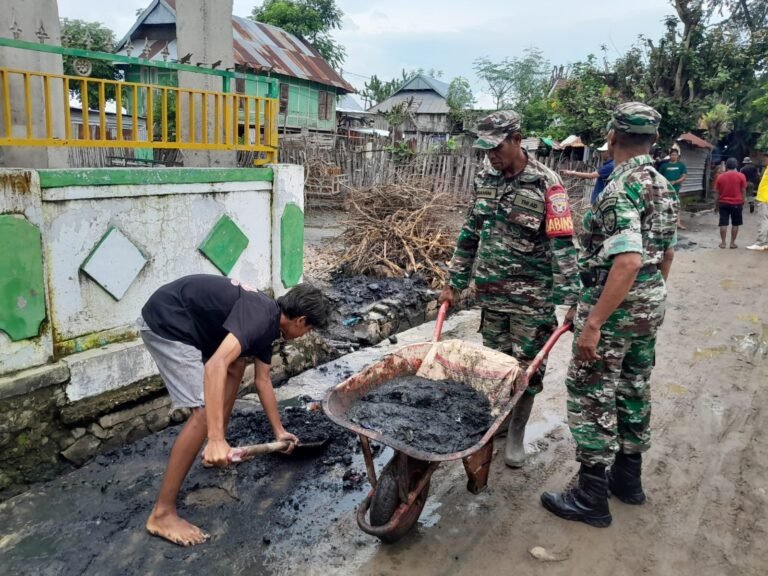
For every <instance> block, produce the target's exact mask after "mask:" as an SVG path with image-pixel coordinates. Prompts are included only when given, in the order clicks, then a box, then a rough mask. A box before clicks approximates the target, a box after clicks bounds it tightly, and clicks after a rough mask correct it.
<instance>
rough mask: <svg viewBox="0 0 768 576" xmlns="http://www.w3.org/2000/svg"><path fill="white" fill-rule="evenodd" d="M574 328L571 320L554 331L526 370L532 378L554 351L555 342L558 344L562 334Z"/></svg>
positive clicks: (526, 373) (527, 374)
mask: <svg viewBox="0 0 768 576" xmlns="http://www.w3.org/2000/svg"><path fill="white" fill-rule="evenodd" d="M572 329H573V324H571V323H570V322H565V323H564V324H563V325H562V326H560V327H558V328H557V330H555V331H554V332H552V335H551V336H550V337H549V339H548V340H547V342H546V344H544V347H543V348H542V349H541V350H539V353H538V354H536V357H535V358H534V359H533V361H532V362H531V363H530V364H529V365H528V369H527V370H526V371H525V375H526V376H527V377H528V378H529V379H530V378H531V376H533V375H534V374H535V373H536V371H537V370H538V369H539V367H540V366H541V363H542V362H544V359H545V358H546V357H547V356H549V353H550V352H551V351H552V348H554V347H555V344H557V341H558V340H560V336H562V335H563V334H565V333H566V332H570V331H571V330H572Z"/></svg>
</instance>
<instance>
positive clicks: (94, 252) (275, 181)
mask: <svg viewBox="0 0 768 576" xmlns="http://www.w3.org/2000/svg"><path fill="white" fill-rule="evenodd" d="M287 208H288V212H289V214H288V217H286V218H283V215H284V212H285V211H286V209H287ZM297 214H298V220H299V223H300V224H301V226H297V222H296V216H297ZM11 215H12V216H13V219H12V220H9V221H10V223H12V224H14V226H17V225H18V222H17V220H18V219H20V218H21V219H24V221H25V222H28V223H29V227H33V228H36V229H37V230H39V234H40V237H41V254H40V255H39V256H35V254H37V253H36V252H31V253H30V255H29V256H27V257H26V260H30V259H34V258H35V257H37V258H40V259H42V262H41V263H40V267H41V269H43V270H44V276H45V282H44V291H45V294H44V295H43V298H44V301H43V303H42V306H43V308H44V309H45V310H47V313H46V314H45V315H44V316H45V321H44V322H42V325H41V326H42V327H41V329H40V331H39V332H38V333H37V334H35V336H34V337H25V338H24V339H22V340H20V341H14V342H11V338H10V337H9V334H10V333H11V331H10V330H9V329H8V328H5V327H4V326H2V325H0V341H1V342H2V344H3V346H2V347H0V374H8V373H10V372H13V371H16V370H20V369H23V368H30V367H33V366H36V365H40V364H43V363H45V362H46V361H47V360H48V359H49V358H50V357H51V356H53V355H55V356H56V357H57V358H60V357H63V356H67V355H68V354H71V353H73V352H82V351H85V350H88V349H91V348H95V347H98V346H99V345H103V344H106V343H111V342H119V341H125V340H130V339H133V338H135V331H134V322H135V320H136V317H137V316H138V314H139V311H140V309H141V307H142V306H143V304H144V302H145V301H146V300H147V298H148V297H149V296H150V295H151V294H152V292H153V291H154V290H156V289H157V288H158V287H159V286H161V285H162V284H164V283H166V282H169V281H170V280H173V279H175V278H178V277H180V276H183V275H186V274H192V273H210V274H220V273H222V270H223V271H225V272H226V273H227V275H229V276H232V277H235V278H238V279H240V280H242V281H244V282H247V283H249V284H251V285H253V286H256V287H257V288H259V289H262V290H268V291H271V292H273V293H275V294H278V295H279V294H282V293H283V292H284V291H285V290H286V289H287V288H288V287H290V286H291V285H294V284H295V283H297V282H298V281H299V279H300V277H301V274H300V268H299V272H298V275H297V274H296V272H295V268H296V262H297V261H298V263H299V267H300V265H301V262H300V260H299V259H300V258H301V257H302V254H297V253H296V246H297V245H298V246H301V245H302V244H303V169H302V168H301V167H299V166H288V165H279V166H275V167H274V168H268V169H232V170H216V169H198V170H190V169H167V168H166V169H159V170H148V169H145V170H128V169H126V170H122V169H101V170H53V171H41V172H32V171H22V170H18V171H9V170H3V171H0V218H3V217H4V218H6V219H8V218H9V216H11ZM3 221H5V220H3ZM284 221H285V223H284ZM219 226H226V227H229V228H228V229H227V230H228V231H229V233H230V235H229V236H228V235H227V234H226V233H225V232H227V230H224V231H222V230H219V228H218V227H219ZM15 229H16V228H14V230H15ZM0 230H2V229H0ZM232 231H234V232H235V234H237V235H238V236H240V237H241V238H242V239H243V240H242V242H243V245H242V246H239V247H234V248H233V254H234V259H233V260H232V261H231V262H229V263H228V264H227V263H222V262H219V261H217V260H216V255H215V253H216V249H217V248H227V249H229V248H230V246H229V245H228V244H226V243H227V242H231V241H232V240H231V233H232ZM9 241H10V240H9ZM205 242H209V243H210V244H209V246H210V248H211V249H212V252H211V253H212V254H213V256H208V255H206V248H203V249H201V246H203V244H204V243H205ZM221 242H224V243H225V244H222V245H221V246H219V244H220V243H221ZM289 248H290V250H289ZM291 250H292V251H291ZM10 256H11V255H10V254H8V255H6V256H0V258H6V260H4V261H0V265H2V262H5V264H4V265H5V267H7V268H8V269H9V270H13V265H14V262H12V261H10V260H8V258H10ZM283 260H285V262H286V263H289V264H290V266H291V268H292V270H294V274H293V277H291V278H287V277H286V275H285V274H284V273H283V272H282V271H281V269H282V267H283ZM222 266H223V268H222ZM8 282H10V279H9V280H8ZM8 286H9V287H7V289H3V287H2V286H0V295H3V294H5V300H0V303H2V302H5V301H7V302H9V303H11V304H13V302H15V301H16V300H18V298H19V295H21V294H22V293H21V292H19V295H16V293H15V292H14V293H13V294H11V293H9V292H8V290H13V289H16V288H14V286H15V284H14V285H13V286H11V285H10V284H9V285H8ZM31 290H32V291H33V292H35V293H40V292H42V291H43V286H42V285H41V286H40V289H36V288H33V289H31ZM24 294H26V293H24ZM24 298H27V299H28V298H29V297H28V296H24ZM24 302H26V300H24ZM28 312H29V311H28V310H26V311H24V313H28ZM20 314H22V310H21V309H18V310H16V309H14V310H0V322H2V321H3V318H6V317H7V320H6V322H7V323H8V324H9V326H10V323H11V322H15V321H16V317H17V316H19V315H20ZM35 328H36V326H35ZM4 332H5V333H4ZM25 336H26V335H25ZM15 340H18V338H16V339H15Z"/></svg>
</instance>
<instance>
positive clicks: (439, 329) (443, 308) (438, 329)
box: [432, 300, 450, 342]
mask: <svg viewBox="0 0 768 576" xmlns="http://www.w3.org/2000/svg"><path fill="white" fill-rule="evenodd" d="M449 306H450V304H449V303H448V300H446V301H445V302H443V303H442V304H441V305H440V310H438V312H437V322H436V324H435V333H434V335H433V336H432V342H438V341H439V340H440V336H441V335H442V333H443V322H445V316H446V315H447V314H448V307H449Z"/></svg>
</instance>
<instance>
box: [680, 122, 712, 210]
mask: <svg viewBox="0 0 768 576" xmlns="http://www.w3.org/2000/svg"><path fill="white" fill-rule="evenodd" d="M677 145H678V148H679V149H680V161H681V162H683V163H684V164H685V166H686V168H688V178H686V180H685V182H683V185H682V187H681V188H680V194H681V195H684V194H701V193H702V192H703V191H704V189H705V182H704V178H705V174H706V170H707V162H708V161H709V156H710V154H711V152H712V148H714V147H713V146H712V144H710V143H709V142H707V141H706V140H704V139H702V138H699V137H698V136H696V135H695V134H691V133H690V132H686V133H685V134H681V135H680V136H679V137H678V138H677Z"/></svg>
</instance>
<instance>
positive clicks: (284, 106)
mask: <svg viewBox="0 0 768 576" xmlns="http://www.w3.org/2000/svg"><path fill="white" fill-rule="evenodd" d="M289 90H290V86H288V84H285V83H283V82H281V83H280V114H285V113H287V112H288V94H289V93H290V92H289Z"/></svg>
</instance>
